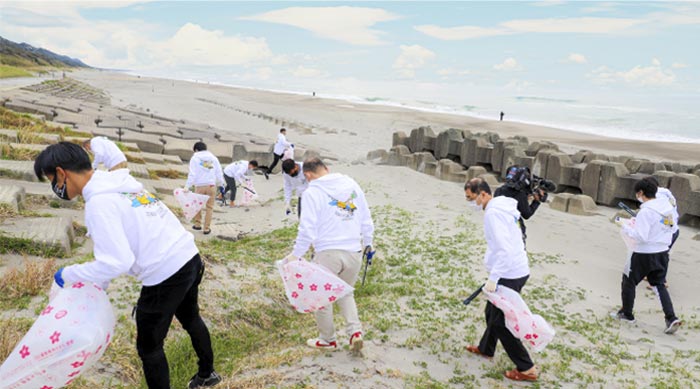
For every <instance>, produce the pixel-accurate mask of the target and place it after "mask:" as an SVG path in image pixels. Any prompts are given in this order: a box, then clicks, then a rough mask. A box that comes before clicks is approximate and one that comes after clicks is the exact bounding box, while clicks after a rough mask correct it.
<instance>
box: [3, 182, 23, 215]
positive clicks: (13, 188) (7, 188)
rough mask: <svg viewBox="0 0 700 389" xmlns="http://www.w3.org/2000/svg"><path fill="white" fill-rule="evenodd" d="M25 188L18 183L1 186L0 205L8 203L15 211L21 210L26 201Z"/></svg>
mask: <svg viewBox="0 0 700 389" xmlns="http://www.w3.org/2000/svg"><path fill="white" fill-rule="evenodd" d="M24 197H25V191H24V188H23V187H21V186H18V185H2V186H0V205H7V206H9V207H10V209H12V210H13V211H15V212H19V210H20V208H21V207H22V202H23V201H24Z"/></svg>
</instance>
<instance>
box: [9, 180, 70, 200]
mask: <svg viewBox="0 0 700 389" xmlns="http://www.w3.org/2000/svg"><path fill="white" fill-rule="evenodd" d="M13 185H16V186H19V187H21V188H23V189H24V193H25V194H27V195H33V196H40V197H44V198H46V199H54V198H55V199H58V197H56V195H55V194H54V193H53V191H52V190H51V184H50V183H49V182H39V181H37V182H29V181H20V180H8V179H4V178H0V186H2V187H5V186H13Z"/></svg>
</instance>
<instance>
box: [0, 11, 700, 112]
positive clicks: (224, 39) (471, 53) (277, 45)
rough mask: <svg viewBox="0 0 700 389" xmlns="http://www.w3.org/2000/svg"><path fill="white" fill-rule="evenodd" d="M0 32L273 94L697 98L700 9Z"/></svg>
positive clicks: (170, 21) (79, 18) (220, 20)
mask: <svg viewBox="0 0 700 389" xmlns="http://www.w3.org/2000/svg"><path fill="white" fill-rule="evenodd" d="M0 36H3V37H5V38H6V39H10V40H12V41H15V42H27V43H29V44H31V45H34V46H38V47H44V48H47V49H49V50H52V51H54V52H57V53H61V54H66V55H69V56H71V57H76V58H79V59H81V60H82V61H84V62H85V63H87V64H89V65H91V66H95V67H101V68H111V69H127V70H130V71H133V72H137V73H140V74H146V75H158V76H165V77H174V78H184V79H202V80H210V81H220V82H226V83H229V84H235V85H247V86H254V87H256V86H257V87H263V88H270V89H278V90H311V89H313V90H319V91H330V92H333V93H335V94H348V95H360V96H377V97H384V96H393V97H397V96H407V95H412V98H413V99H415V100H419V99H420V97H421V96H426V99H433V100H435V99H439V97H440V96H442V97H443V99H442V100H441V101H448V100H450V101H449V103H452V104H455V103H459V102H460V101H461V102H463V103H464V104H468V101H467V100H469V99H466V98H465V99H462V100H463V101H462V100H460V95H461V94H462V93H465V94H470V96H472V97H473V96H474V95H484V96H491V97H494V96H500V95H508V96H536V97H543V98H544V97H546V98H550V97H551V98H558V99H568V98H579V97H581V96H592V97H593V98H599V99H608V100H613V99H617V100H625V99H628V98H649V99H664V98H666V97H668V98H669V99H674V98H678V97H679V96H681V97H682V96H697V95H699V94H700V72H699V71H698V69H699V67H700V50H698V49H697V47H698V46H697V45H698V37H700V2H694V3H693V2H632V1H620V2H581V1H569V2H565V1H533V2H500V1H498V2H495V1H491V2H437V1H431V2H295V1H284V2H266V1H258V2H200V1H198V2H142V1H129V2H66V1H52V2H34V1H22V2H11V1H0Z"/></svg>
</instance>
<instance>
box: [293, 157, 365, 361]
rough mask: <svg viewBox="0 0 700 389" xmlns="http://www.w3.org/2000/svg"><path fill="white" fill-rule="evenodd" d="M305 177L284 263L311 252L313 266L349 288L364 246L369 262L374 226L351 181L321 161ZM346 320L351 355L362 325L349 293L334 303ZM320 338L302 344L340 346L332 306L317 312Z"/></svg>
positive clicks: (310, 163) (308, 165)
mask: <svg viewBox="0 0 700 389" xmlns="http://www.w3.org/2000/svg"><path fill="white" fill-rule="evenodd" d="M302 170H303V174H304V176H305V177H306V180H307V181H308V182H309V187H308V188H307V189H306V191H305V192H304V196H303V197H302V198H301V202H302V204H303V207H304V213H303V216H301V218H300V220H299V230H298V232H297V238H296V242H295V244H294V249H293V251H292V253H291V254H289V255H287V256H286V257H285V261H287V262H289V261H296V260H299V259H301V257H302V256H304V254H305V253H306V252H307V251H308V249H309V247H310V246H313V247H314V250H315V256H314V257H313V261H314V262H315V263H317V264H319V265H322V266H324V267H326V268H327V269H328V270H330V271H331V272H332V273H333V274H336V275H337V276H338V277H340V279H342V280H343V281H345V282H347V283H348V284H349V285H351V286H352V285H354V284H355V281H357V275H358V274H359V272H360V268H361V266H362V247H363V245H364V247H365V252H367V257H368V258H370V259H371V258H372V257H373V256H374V251H372V237H373V234H374V224H373V223H372V215H371V213H370V210H369V206H368V205H367V200H366V199H365V194H364V192H362V189H360V186H359V185H358V184H357V182H355V180H353V179H352V178H350V177H348V176H346V175H343V174H338V173H330V172H329V171H328V168H327V167H326V165H325V164H324V163H323V162H322V161H321V160H320V159H319V158H309V159H307V160H305V161H304V163H303V167H302ZM336 303H337V304H338V307H339V308H340V313H341V314H342V315H343V318H345V322H346V331H347V332H346V334H349V336H350V338H349V340H348V343H349V345H350V350H351V351H352V352H353V353H359V352H360V350H361V349H362V346H363V341H362V324H361V323H360V319H359V316H358V315H357V306H356V305H355V297H354V295H353V293H350V294H348V295H347V296H345V297H343V298H341V299H338V300H337V301H336ZM315 315H316V325H317V326H318V329H319V333H320V334H319V336H318V337H317V338H312V339H309V340H307V341H306V344H307V345H308V346H309V347H312V348H316V349H326V350H336V349H337V348H338V341H337V339H336V334H335V326H334V325H333V305H332V304H329V305H328V306H326V307H324V309H319V310H318V311H316V312H315Z"/></svg>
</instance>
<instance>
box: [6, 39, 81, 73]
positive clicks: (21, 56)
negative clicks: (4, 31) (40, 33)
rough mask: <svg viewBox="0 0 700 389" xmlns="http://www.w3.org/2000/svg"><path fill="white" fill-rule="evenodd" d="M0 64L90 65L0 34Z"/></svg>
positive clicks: (18, 65) (24, 65) (17, 65)
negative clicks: (17, 41) (8, 38)
mask: <svg viewBox="0 0 700 389" xmlns="http://www.w3.org/2000/svg"><path fill="white" fill-rule="evenodd" d="M0 64H4V65H10V66H16V67H33V66H54V67H80V68H89V67H90V66H88V65H86V64H85V63H83V61H81V60H79V59H75V58H71V57H68V56H66V55H60V54H56V53H54V52H52V51H49V50H46V49H42V48H37V47H34V46H32V45H30V44H27V43H15V42H12V41H10V40H7V39H5V38H3V37H1V36H0Z"/></svg>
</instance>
